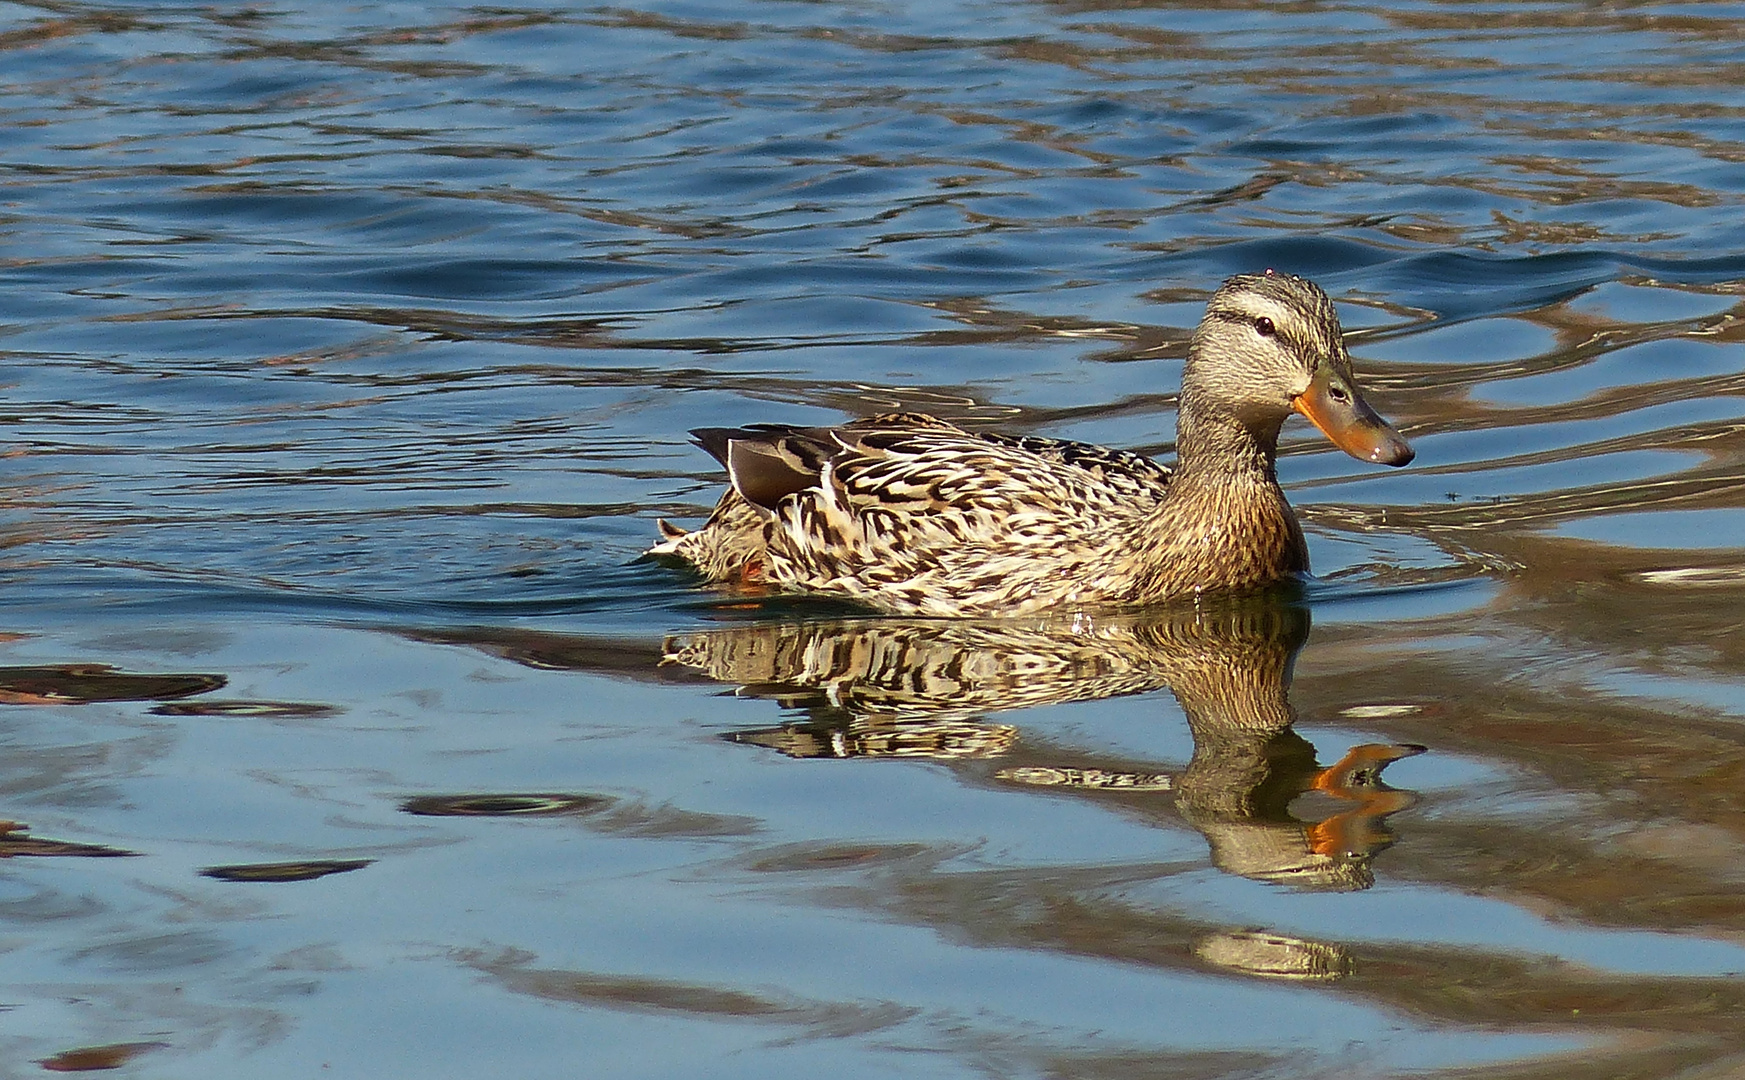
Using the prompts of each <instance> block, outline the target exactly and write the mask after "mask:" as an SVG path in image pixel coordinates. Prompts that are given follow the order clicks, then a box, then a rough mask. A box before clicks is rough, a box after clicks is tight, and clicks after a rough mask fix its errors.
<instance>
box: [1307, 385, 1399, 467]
mask: <svg viewBox="0 0 1745 1080" xmlns="http://www.w3.org/2000/svg"><path fill="white" fill-rule="evenodd" d="M1291 408H1292V409H1295V410H1296V411H1297V412H1299V413H1302V414H1303V415H1304V416H1306V417H1308V418H1309V422H1310V423H1312V424H1314V425H1315V426H1316V427H1318V428H1320V429H1321V431H1322V432H1323V433H1324V434H1325V435H1326V436H1327V437H1328V438H1329V439H1332V440H1333V445H1334V446H1337V447H1338V448H1339V449H1341V450H1343V451H1345V452H1346V453H1347V454H1350V455H1351V456H1352V457H1354V458H1356V459H1358V460H1359V461H1373V462H1375V463H1376V464H1377V465H1404V464H1406V463H1407V462H1409V461H1411V460H1412V458H1413V457H1414V455H1413V453H1412V448H1411V446H1409V445H1408V444H1407V443H1406V440H1405V439H1403V438H1401V437H1400V433H1399V432H1397V431H1395V430H1394V429H1393V427H1392V425H1390V424H1389V423H1388V422H1387V421H1386V420H1383V419H1382V418H1381V417H1379V416H1377V415H1376V413H1375V410H1374V409H1372V408H1370V407H1369V403H1368V402H1366V401H1364V400H1363V398H1362V396H1360V395H1359V394H1358V392H1357V388H1356V387H1354V386H1352V385H1351V384H1350V383H1349V382H1347V381H1345V379H1343V378H1341V377H1340V376H1339V375H1338V374H1337V373H1336V372H1335V371H1334V370H1333V368H1332V366H1331V365H1328V364H1323V365H1321V370H1320V371H1318V372H1316V373H1315V378H1314V381H1313V382H1311V383H1309V388H1308V389H1307V390H1304V391H1303V392H1302V393H1301V394H1298V395H1297V396H1296V397H1294V398H1292V399H1291Z"/></svg>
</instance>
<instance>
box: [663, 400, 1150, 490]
mask: <svg viewBox="0 0 1745 1080" xmlns="http://www.w3.org/2000/svg"><path fill="white" fill-rule="evenodd" d="M691 435H692V436H693V437H694V438H695V439H696V441H697V444H698V445H699V446H701V447H702V448H703V449H704V450H707V451H708V452H709V454H710V455H711V456H713V457H714V458H715V460H717V461H719V462H721V464H722V465H724V466H726V467H727V475H728V478H729V480H730V481H731V483H732V485H733V487H734V490H736V491H738V492H739V494H740V495H741V496H743V497H744V498H745V499H746V500H747V501H748V502H751V503H753V504H755V505H757V506H761V507H763V508H765V509H766V510H775V509H777V508H778V507H779V506H780V505H781V502H782V500H783V499H785V498H787V497H788V496H790V495H798V494H800V493H801V492H805V491H809V490H821V489H822V487H823V486H824V485H826V484H827V483H828V484H832V485H835V486H838V487H840V488H841V489H842V490H841V494H843V495H845V496H847V497H848V499H849V501H850V502H852V503H855V504H859V505H863V506H869V507H870V506H880V505H889V504H893V503H908V502H913V501H915V500H916V499H918V498H920V499H924V500H926V501H930V502H932V503H934V504H935V506H934V507H933V508H934V509H942V508H943V507H940V506H939V505H937V504H939V503H941V502H944V503H947V504H949V503H950V502H952V501H953V496H957V497H960V498H967V499H968V500H970V501H972V502H980V501H984V500H985V498H986V497H990V496H994V495H995V494H996V493H998V492H1005V493H1007V494H1008V495H1019V496H1021V495H1022V493H1023V492H1024V491H1026V490H1028V491H1029V492H1031V493H1033V494H1040V495H1046V494H1049V493H1051V492H1053V491H1054V490H1055V488H1054V483H1055V482H1057V481H1059V480H1066V481H1068V482H1069V484H1070V486H1071V487H1073V488H1083V487H1087V486H1088V487H1089V488H1092V489H1100V490H1097V491H1096V495H1095V496H1094V497H1093V500H1092V501H1097V502H1100V501H1102V500H1103V499H1105V498H1113V499H1116V500H1126V499H1134V500H1138V501H1140V502H1146V501H1151V500H1156V499H1160V498H1162V497H1163V493H1164V490H1165V489H1166V488H1167V487H1168V485H1169V479H1170V470H1169V468H1168V467H1166V466H1163V465H1159V464H1158V463H1157V462H1155V461H1152V460H1151V459H1150V458H1147V457H1143V456H1141V455H1139V454H1134V453H1131V452H1129V451H1126V450H1116V449H1112V448H1110V447H1106V446H1096V445H1093V444H1091V443H1082V442H1073V441H1071V440H1067V439H1048V438H1043V437H1041V436H1035V435H1023V436H1011V435H996V434H989V433H971V432H967V431H964V430H963V429H962V428H960V427H957V426H956V425H955V424H950V423H947V422H946V421H944V420H939V419H937V418H935V417H932V416H928V415H926V414H924V413H889V414H886V415H883V416H873V417H868V418H866V419H864V420H856V421H854V422H852V423H849V424H844V425H842V426H840V427H817V428H806V427H794V426H789V425H783V424H752V425H748V426H746V427H742V428H698V429H696V430H694V431H692V432H691ZM996 501H998V500H997V499H996Z"/></svg>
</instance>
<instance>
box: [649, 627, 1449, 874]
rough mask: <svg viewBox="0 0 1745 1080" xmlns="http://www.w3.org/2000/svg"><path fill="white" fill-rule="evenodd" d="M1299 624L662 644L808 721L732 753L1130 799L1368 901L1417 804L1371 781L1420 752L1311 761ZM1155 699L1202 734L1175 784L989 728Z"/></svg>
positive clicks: (802, 630) (1227, 845)
mask: <svg viewBox="0 0 1745 1080" xmlns="http://www.w3.org/2000/svg"><path fill="white" fill-rule="evenodd" d="M1308 631H1309V617H1308V613H1307V612H1306V611H1304V610H1303V609H1301V608H1298V607H1292V606H1286V605H1280V604H1276V603H1261V602H1247V603H1243V602H1235V603H1229V604H1226V605H1222V606H1215V607H1212V606H1207V607H1196V608H1189V609H1182V610H1166V611H1160V612H1154V613H1149V614H1144V615H1136V616H1119V617H1110V618H1092V617H1088V616H1082V615H1081V616H1075V617H1072V618H1069V619H1064V620H1058V621H1050V620H1041V621H1035V622H1019V623H1013V622H1000V623H985V622H982V623H977V622H964V621H905V620H895V619H867V620H846V621H836V622H808V623H797V624H795V623H752V624H747V625H739V626H727V627H721V628H713V629H708V630H703V631H699V632H696V633H692V634H686V635H683V636H677V637H673V638H669V639H668V640H667V642H666V647H665V649H664V656H663V660H662V663H663V664H665V665H669V666H678V667H682V668H687V669H691V670H694V671H696V672H699V673H701V674H703V675H706V676H707V677H709V678H710V679H713V680H715V681H718V682H725V683H732V684H736V685H737V686H738V687H739V692H740V693H741V694H746V695H751V696H756V697H764V698H769V699H772V700H774V701H776V702H778V703H780V704H781V705H782V706H784V707H785V708H788V709H792V710H797V711H800V712H803V713H804V714H805V715H804V718H803V719H798V720H795V721H791V722H788V723H784V724H781V725H779V726H776V727H767V728H756V729H750V730H743V731H737V732H733V733H730V734H729V736H728V737H729V738H731V739H733V740H735V741H739V742H745V743H752V744H755V745H759V746H764V747H768V748H770V749H773V750H776V751H779V752H781V753H783V754H787V755H789V756H792V757H808V758H824V757H835V758H845V757H909V758H913V757H927V758H936V759H946V760H953V759H957V760H965V761H973V760H975V759H991V758H998V759H1000V764H1001V765H1002V767H1000V768H998V769H997V770H995V771H993V772H991V774H990V778H991V779H992V780H994V781H995V782H999V783H1007V784H1026V785H1034V786H1046V787H1049V788H1052V789H1055V790H1057V791H1060V792H1062V793H1068V794H1073V795H1080V796H1083V797H1091V798H1107V797H1122V798H1125V799H1129V800H1132V799H1137V800H1139V801H1138V802H1137V803H1136V804H1135V808H1136V809H1137V810H1138V811H1139V812H1141V813H1145V812H1148V811H1151V810H1153V809H1160V808H1162V807H1164V806H1172V807H1173V809H1174V810H1175V812H1177V813H1179V814H1180V815H1181V817H1182V818H1183V819H1184V820H1186V821H1187V822H1188V823H1189V824H1191V825H1192V826H1193V827H1194V828H1195V829H1197V830H1199V832H1200V833H1201V834H1203V835H1204V836H1205V837H1206V839H1207V842H1208V843H1209V844H1210V845H1211V852H1212V859H1213V862H1214V863H1215V864H1216V865H1217V866H1218V867H1219V868H1220V869H1223V870H1225V871H1227V872H1230V873H1233V874H1238V875H1241V876H1242V877H1246V878H1251V879H1254V880H1258V881H1266V882H1272V883H1276V884H1281V885H1287V886H1290V887H1293V888H1298V889H1314V890H1354V889H1363V888H1367V887H1369V886H1370V885H1371V884H1373V881H1374V879H1373V877H1372V874H1371V871H1370V862H1371V860H1372V859H1373V857H1374V856H1375V854H1376V853H1377V852H1379V851H1381V850H1382V849H1383V848H1385V847H1387V846H1388V845H1389V844H1390V843H1392V842H1393V835H1392V834H1391V833H1390V832H1389V831H1388V828H1387V825H1386V818H1387V816H1388V815H1390V814H1393V813H1395V812H1397V811H1399V810H1402V809H1405V808H1406V807H1408V806H1410V805H1411V804H1412V801H1413V799H1412V796H1411V795H1410V793H1408V792H1403V791H1399V790H1396V789H1393V788H1390V787H1388V786H1387V784H1386V783H1385V782H1383V780H1382V771H1383V770H1384V769H1385V768H1386V766H1387V765H1388V764H1389V763H1391V762H1393V761H1396V760H1398V759H1400V758H1402V757H1406V756H1409V755H1412V754H1416V753H1420V752H1422V750H1423V748H1422V747H1419V746H1411V745H1377V744H1367V745H1363V746H1357V747H1353V748H1352V749H1351V750H1350V751H1349V752H1348V753H1347V754H1346V755H1345V756H1344V757H1343V758H1342V759H1341V760H1339V761H1338V762H1336V763H1334V764H1333V765H1330V766H1322V765H1320V764H1318V763H1317V761H1316V751H1315V748H1314V746H1312V745H1311V744H1310V743H1309V742H1308V741H1307V740H1305V739H1304V738H1303V737H1302V736H1300V735H1298V734H1297V732H1296V731H1295V730H1294V728H1293V724H1294V722H1295V720H1296V718H1297V717H1296V711H1295V710H1294V709H1293V708H1292V707H1291V704H1290V701H1289V697H1288V693H1287V691H1288V688H1289V685H1290V674H1291V665H1292V662H1293V660H1294V659H1295V657H1296V654H1297V651H1298V650H1299V649H1300V648H1301V647H1302V644H1303V642H1304V640H1305V639H1306V638H1307V636H1308ZM1163 688H1167V689H1169V691H1170V692H1171V693H1172V694H1173V695H1174V696H1175V698H1176V700H1177V701H1178V702H1179V703H1180V704H1181V707H1182V711H1183V712H1184V713H1185V714H1186V717H1187V721H1188V726H1189V729H1190V731H1191V733H1192V735H1193V740H1194V754H1193V758H1192V760H1191V761H1190V762H1189V763H1188V765H1187V767H1186V768H1184V769H1182V770H1180V771H1179V772H1175V773H1170V772H1165V771H1141V770H1135V769H1134V768H1132V767H1131V766H1130V765H1128V764H1126V763H1119V762H1108V761H1082V760H1071V761H1068V760H1061V759H1059V757H1058V756H1054V755H1048V754H1047V752H1046V751H1044V750H1041V749H1037V748H1031V747H1027V746H1025V745H1024V743H1023V740H1022V739H1021V738H1020V735H1019V731H1018V729H1017V728H1016V727H1014V726H1013V725H1011V724H1007V723H999V722H994V721H990V720H988V719H986V717H987V716H988V714H990V713H996V712H1007V711H1010V710H1014V709H1020V708H1025V707H1028V706H1035V705H1043V704H1054V703H1062V702H1071V701H1088V700H1095V699H1101V698H1107V697H1114V696H1117V695H1124V694H1134V693H1140V692H1144V691H1150V690H1157V689H1163ZM1159 799H1162V800H1166V801H1165V802H1163V803H1159V801H1158V800H1159Z"/></svg>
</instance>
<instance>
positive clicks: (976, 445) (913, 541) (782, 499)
mask: <svg viewBox="0 0 1745 1080" xmlns="http://www.w3.org/2000/svg"><path fill="white" fill-rule="evenodd" d="M693 434H694V435H695V436H696V437H697V440H698V442H699V443H700V444H701V445H702V446H703V447H704V448H705V449H707V450H709V452H710V453H711V454H713V455H714V456H715V457H716V458H717V459H719V460H720V461H721V462H722V463H723V464H725V465H726V466H727V469H728V473H729V476H730V477H731V479H732V487H731V488H730V489H729V491H728V493H727V494H726V495H725V496H724V497H723V498H722V501H721V504H720V505H718V506H717V507H716V510H715V513H714V514H713V515H712V516H711V518H710V520H709V523H708V524H707V525H705V526H704V527H703V528H702V529H700V530H698V531H697V532H695V533H688V534H682V535H681V534H677V533H676V532H674V533H670V534H669V537H668V540H667V542H666V543H665V544H663V545H660V547H658V548H657V549H656V550H657V551H660V550H663V549H664V550H665V551H667V552H670V553H673V554H677V555H679V556H681V557H684V558H687V559H689V560H690V561H691V562H693V563H695V564H696V565H698V566H699V568H701V569H703V570H704V572H705V573H708V574H710V575H711V576H712V577H717V578H722V577H732V576H737V577H739V578H741V579H743V580H753V581H762V582H765V583H767V584H769V585H772V586H775V587H777V588H780V589H787V590H799V591H806V592H819V593H826V594H830V595H837V596H844V597H849V598H854V599H859V600H865V601H867V602H870V603H873V604H875V605H876V606H879V607H883V608H886V609H889V610H898V611H906V612H912V613H919V614H962V613H965V612H966V611H973V610H989V611H1006V612H1017V611H1024V610H1031V611H1034V610H1039V609H1042V608H1047V607H1050V606H1054V605H1056V604H1061V603H1070V602H1074V601H1077V602H1097V601H1100V600H1104V599H1109V598H1111V596H1110V595H1109V592H1110V589H1111V588H1113V587H1114V586H1112V585H1111V583H1110V581H1109V578H1110V576H1111V574H1112V573H1116V572H1118V567H1117V568H1112V567H1111V561H1112V559H1115V558H1118V552H1119V551H1120V549H1121V548H1122V547H1123V546H1124V545H1122V544H1121V543H1120V538H1121V537H1122V535H1123V534H1124V532H1125V531H1126V530H1127V529H1130V528H1131V526H1132V522H1133V521H1134V520H1135V518H1136V517H1138V516H1140V515H1143V514H1146V513H1148V512H1150V511H1151V510H1153V509H1154V508H1155V507H1156V505H1157V503H1158V502H1159V501H1160V500H1162V499H1163V498H1164V495H1165V492H1166V491H1167V490H1168V486H1169V481H1170V470H1168V469H1167V468H1165V467H1163V466H1161V465H1158V464H1157V463H1155V462H1153V461H1151V460H1150V459H1148V458H1145V457H1142V456H1140V455H1138V454H1132V453H1128V452H1126V451H1121V450H1112V449H1109V448H1106V447H1100V446H1092V445H1090V444H1086V443H1078V442H1071V441H1067V440H1060V439H1045V438H1039V437H1034V436H1017V437H1014V436H1005V435H993V434H980V433H972V432H967V431H964V430H963V429H961V428H958V427H956V426H955V425H952V424H948V423H946V422H944V421H941V420H937V419H934V418H933V417H929V416H924V415H919V414H893V415H888V416H880V417H873V418H871V419H868V420H862V421H856V422H855V423H852V424H847V425H844V426H842V427H839V428H794V427H780V426H775V425H762V426H758V427H754V428H735V429H721V428H715V429H701V430H699V431H697V432H694V433H693ZM753 534H755V535H753ZM723 550H730V551H731V553H732V558H733V559H737V560H738V565H737V566H726V565H723V562H724V561H723V560H722V559H721V558H720V557H719V553H720V552H721V551H723ZM726 561H728V562H731V561H732V559H729V560H726Z"/></svg>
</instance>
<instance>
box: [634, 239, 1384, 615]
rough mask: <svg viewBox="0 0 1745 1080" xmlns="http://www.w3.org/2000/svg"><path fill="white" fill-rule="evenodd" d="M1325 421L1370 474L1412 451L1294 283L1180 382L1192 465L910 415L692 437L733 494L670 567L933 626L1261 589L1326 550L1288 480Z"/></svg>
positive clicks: (1235, 308) (1315, 295) (1245, 292)
mask: <svg viewBox="0 0 1745 1080" xmlns="http://www.w3.org/2000/svg"><path fill="white" fill-rule="evenodd" d="M1292 411H1296V412H1300V413H1302V414H1303V415H1305V416H1307V417H1309V419H1310V420H1312V421H1313V422H1314V423H1315V424H1316V426H1318V427H1319V428H1321V430H1322V431H1324V432H1326V433H1327V435H1328V437H1330V438H1331V439H1333V441H1334V443H1335V444H1337V445H1338V446H1339V447H1340V448H1341V449H1343V450H1345V451H1346V452H1347V453H1350V454H1351V455H1353V456H1354V457H1358V458H1361V459H1364V460H1369V461H1375V462H1379V463H1383V464H1388V465H1404V464H1405V463H1406V462H1408V461H1410V460H1411V457H1412V451H1411V449H1410V448H1409V447H1407V445H1406V443H1405V441H1404V440H1402V439H1401V438H1400V437H1399V435H1398V434H1397V433H1396V432H1395V431H1394V430H1393V429H1392V428H1390V427H1388V425H1387V424H1386V423H1385V422H1384V421H1383V420H1382V419H1381V418H1380V417H1378V416H1376V415H1375V413H1374V412H1373V411H1371V410H1370V408H1369V406H1368V405H1366V404H1364V402H1363V399H1362V398H1361V397H1360V396H1359V395H1358V393H1357V390H1356V387H1355V385H1354V383H1353V381H1352V376H1351V360H1350V357H1349V356H1348V355H1347V353H1346V351H1345V347H1344V344H1343V342H1342V340H1341V336H1340V330H1339V318H1338V315H1337V314H1335V312H1334V310H1333V304H1332V301H1330V300H1329V299H1328V298H1327V295H1326V294H1325V293H1323V292H1322V291H1321V290H1320V289H1319V288H1317V287H1316V286H1315V285H1314V284H1312V283H1310V282H1308V281H1305V280H1303V279H1301V278H1297V277H1286V276H1283V275H1278V274H1273V273H1271V272H1268V273H1266V274H1254V275H1242V276H1238V277H1233V278H1231V279H1230V280H1229V281H1226V282H1225V283H1224V285H1223V286H1222V287H1221V288H1220V289H1219V290H1218V291H1217V293H1216V294H1214V295H1213V297H1212V300H1211V303H1210V304H1209V305H1208V307H1207V310H1206V316H1205V318H1204V319H1203V320H1202V321H1201V323H1200V326H1199V328H1198V329H1197V330H1196V331H1195V332H1194V337H1193V341H1192V343H1191V344H1190V346H1189V349H1188V361H1187V366H1186V368H1185V370H1184V372H1183V376H1182V394H1181V403H1180V411H1179V417H1178V422H1177V438H1176V448H1177V462H1176V465H1175V467H1174V468H1173V469H1169V468H1165V467H1163V466H1160V465H1158V464H1156V463H1155V462H1152V461H1150V460H1149V459H1147V458H1143V457H1140V456H1138V455H1136V454H1130V453H1127V452H1125V451H1121V450H1112V449H1108V448H1105V447H1098V446H1091V445H1088V444H1085V443H1075V442H1066V441H1062V440H1055V439H1043V438H1031V437H1026V438H1014V437H1010V436H1004V435H994V434H983V433H971V432H967V431H964V430H962V429H961V428H958V427H956V426H954V425H952V424H949V423H946V422H945V421H942V420H937V419H935V418H933V417H930V416H923V415H919V414H914V413H900V414H891V415H886V416H877V417H871V418H869V419H865V420H857V421H855V422H853V423H850V424H845V425H843V426H841V427H835V428H797V427H785V426H779V425H755V426H752V427H747V428H735V429H725V428H707V429H701V430H698V431H696V432H693V433H692V434H693V435H695V436H696V437H697V440H698V442H699V443H700V444H701V445H702V446H703V447H704V448H705V449H706V450H708V451H709V452H710V453H711V454H712V455H714V456H715V458H716V459H717V460H719V461H721V462H722V464H724V465H726V466H727V471H728V477H729V480H730V486H729V488H728V490H727V492H726V493H725V494H724V495H723V496H722V497H721V501H720V502H719V503H718V504H717V505H716V507H715V510H714V513H712V514H711V515H710V517H709V520H708V521H707V522H706V523H705V524H704V525H703V527H702V528H700V529H698V530H696V531H695V532H684V531H682V530H680V529H676V528H674V527H672V526H670V525H667V524H666V523H665V522H662V523H661V533H662V536H663V540H662V542H661V543H659V544H657V545H655V547H654V548H652V549H651V553H652V554H656V555H670V556H676V557H678V558H680V559H682V560H684V561H686V562H689V563H690V564H692V565H693V566H695V567H696V568H697V569H698V570H700V571H701V572H702V573H703V574H704V575H706V576H707V577H708V578H709V579H710V580H712V581H715V582H721V583H742V584H754V585H763V586H767V587H769V588H771V589H774V590H776V591H780V592H789V593H812V594H820V595H826V596H833V597H838V598H843V599H849V600H854V601H858V602H861V603H864V604H867V605H870V606H872V607H876V608H880V609H883V610H886V611H893V612H900V613H906V614H915V615H942V616H961V615H986V614H1008V615H1019V614H1026V613H1032V612H1038V611H1047V610H1054V609H1059V608H1085V607H1102V606H1108V605H1132V604H1145V603H1151V602H1155V601H1160V600H1166V599H1169V598H1172V597H1178V596H1183V595H1188V594H1192V593H1199V592H1204V591H1207V590H1224V589H1237V588H1245V587H1251V586H1258V585H1264V584H1267V583H1270V582H1273V581H1277V580H1279V579H1281V578H1284V577H1287V576H1290V575H1292V574H1298V573H1301V572H1303V571H1306V570H1307V569H1308V566H1309V559H1308V550H1307V548H1306V546H1305V545H1304V542H1303V534H1302V530H1301V529H1300V528H1298V526H1297V521H1296V516H1295V515H1294V514H1293V513H1292V512H1291V508H1290V505H1289V504H1288V503H1287V502H1286V501H1285V496H1284V492H1283V491H1282V490H1280V489H1279V486H1278V479H1277V476H1276V474H1275V472H1274V465H1273V462H1274V457H1275V455H1276V453H1277V448H1278V433H1279V428H1280V427H1281V426H1282V425H1283V423H1284V420H1285V417H1286V416H1288V415H1289V414H1290V413H1291V412H1292Z"/></svg>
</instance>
